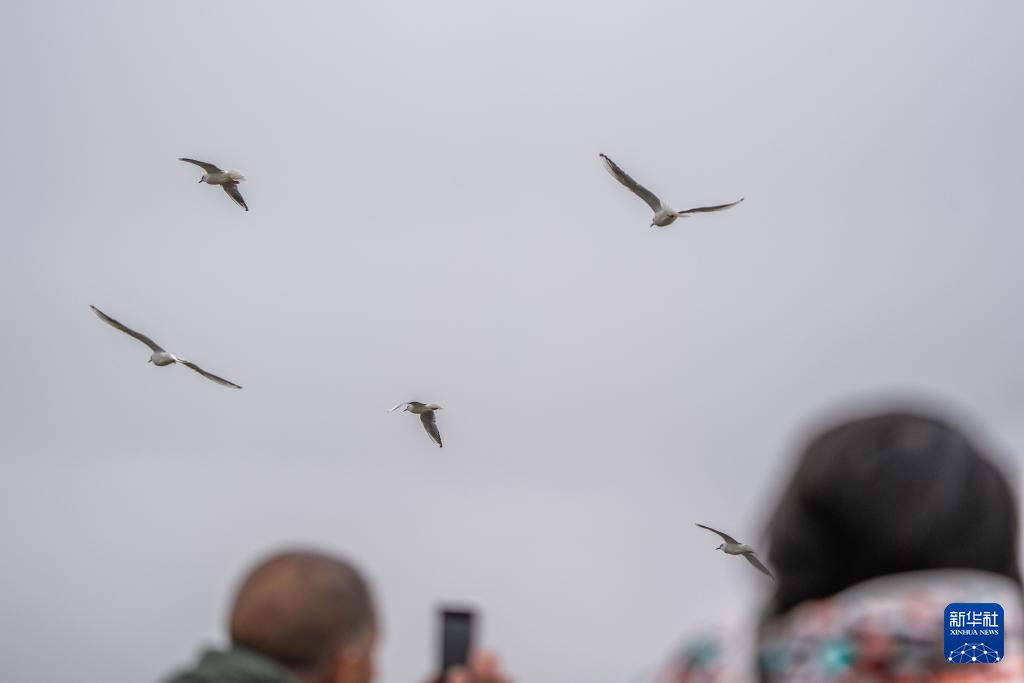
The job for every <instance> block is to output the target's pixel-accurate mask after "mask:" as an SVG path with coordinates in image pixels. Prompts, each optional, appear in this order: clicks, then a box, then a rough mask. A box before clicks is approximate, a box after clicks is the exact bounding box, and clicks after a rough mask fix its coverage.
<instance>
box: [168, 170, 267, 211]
mask: <svg viewBox="0 0 1024 683" xmlns="http://www.w3.org/2000/svg"><path fill="white" fill-rule="evenodd" d="M178 161H185V162H187V163H190V164H195V165H196V166H198V167H200V168H201V169H203V170H204V171H206V173H204V174H203V177H202V178H200V179H199V182H201V183H206V184H208V185H220V186H221V187H223V188H224V191H225V192H227V193H228V196H229V197H231V198H232V199H233V200H235V204H238V205H239V206H240V207H242V208H243V209H245V210H246V211H248V210H249V207H248V206H246V204H245V200H244V199H242V193H241V192H239V191H238V183H240V182H242V181H243V180H245V176H244V175H242V174H241V172H240V171H222V170H221V169H220V168H218V167H216V166H214V165H213V164H208V163H206V162H205V161H196V160H195V159H186V158H184V157H182V158H180V159H178Z"/></svg>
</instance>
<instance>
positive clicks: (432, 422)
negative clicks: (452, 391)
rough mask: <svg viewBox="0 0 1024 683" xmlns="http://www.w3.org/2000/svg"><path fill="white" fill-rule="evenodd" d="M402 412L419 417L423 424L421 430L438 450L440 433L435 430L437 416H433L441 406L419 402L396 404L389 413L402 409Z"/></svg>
mask: <svg viewBox="0 0 1024 683" xmlns="http://www.w3.org/2000/svg"><path fill="white" fill-rule="evenodd" d="M403 407H404V410H403V411H402V412H403V413H404V412H409V413H412V414H414V415H419V416H420V422H422V423H423V428H424V429H426V430H427V434H428V435H429V436H430V440H431V441H433V442H434V443H436V444H437V447H438V448H442V446H441V432H439V431H438V429H437V416H436V415H435V414H434V413H435V412H436V411H438V410H441V406H439V405H437V404H436V403H420V402H419V401H406V402H405V403H398V404H396V405H395V406H394V407H393V408H391V410H389V411H388V412H389V413H393V412H395V411H396V410H398V409H399V408H403Z"/></svg>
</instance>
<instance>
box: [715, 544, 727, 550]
mask: <svg viewBox="0 0 1024 683" xmlns="http://www.w3.org/2000/svg"><path fill="white" fill-rule="evenodd" d="M724 547H725V544H724V543H722V544H721V545H719V546H718V547H717V548H715V550H721V549H722V548H724Z"/></svg>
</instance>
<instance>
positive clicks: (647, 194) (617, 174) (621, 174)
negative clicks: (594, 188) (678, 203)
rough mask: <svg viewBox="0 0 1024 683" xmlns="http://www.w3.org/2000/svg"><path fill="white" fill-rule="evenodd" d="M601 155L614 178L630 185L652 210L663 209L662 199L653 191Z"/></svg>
mask: <svg viewBox="0 0 1024 683" xmlns="http://www.w3.org/2000/svg"><path fill="white" fill-rule="evenodd" d="M600 157H601V160H602V161H604V167H605V168H607V169H608V172H609V173H611V174H612V177H613V178H615V179H616V180H618V181H619V182H620V183H622V184H623V185H625V186H626V187H628V188H629V190H630V192H632V193H633V194H635V195H636V196H637V197H639V198H640V199H642V200H644V201H645V202H647V206H649V207H651V211H654V212H655V213H657V212H658V211H661V200H660V199H658V198H657V197H656V196H655V194H654V193H653V192H651V191H650V190H648V189H647V188H646V187H644V186H643V185H641V184H640V183H638V182H637V181H635V180H633V179H632V178H631V177H630V176H629V174H628V173H626V172H625V171H623V170H622V169H621V168H619V167H618V165H617V164H616V163H615V162H614V161H612V160H611V159H609V158H608V157H606V156H605V155H603V154H601V155H600Z"/></svg>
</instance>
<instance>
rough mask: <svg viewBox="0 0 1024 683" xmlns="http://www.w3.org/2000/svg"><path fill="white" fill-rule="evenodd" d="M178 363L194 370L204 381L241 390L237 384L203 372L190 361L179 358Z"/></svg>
mask: <svg viewBox="0 0 1024 683" xmlns="http://www.w3.org/2000/svg"><path fill="white" fill-rule="evenodd" d="M178 362H179V363H181V364H182V365H184V366H185V367H186V368H189V369H190V370H195V371H196V372H198V373H199V374H200V375H202V376H203V377H205V378H206V379H209V380H213V381H214V382H216V383H217V384H223V385H224V386H226V387H234V388H235V389H241V388H242V387H240V386H238V385H237V384H235V383H234V382H229V381H227V380H226V379H224V378H223V377H218V376H217V375H215V374H213V373H212V372H207V371H206V370H203V369H202V368H201V367H199V366H198V365H196V364H195V363H193V362H192V361H188V360H184V359H182V358H179V359H178Z"/></svg>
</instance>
